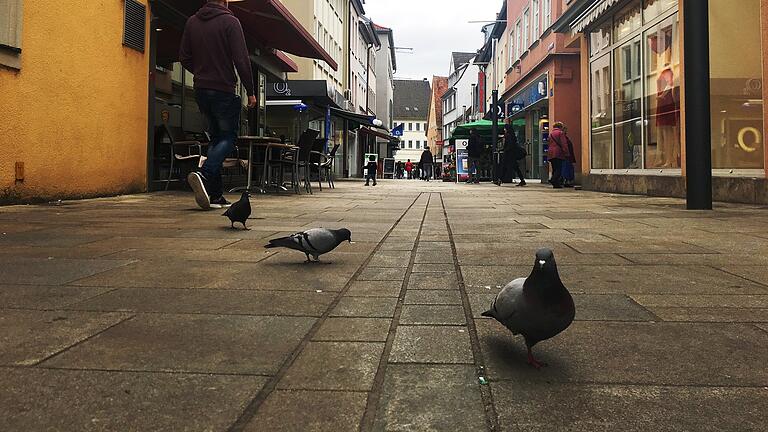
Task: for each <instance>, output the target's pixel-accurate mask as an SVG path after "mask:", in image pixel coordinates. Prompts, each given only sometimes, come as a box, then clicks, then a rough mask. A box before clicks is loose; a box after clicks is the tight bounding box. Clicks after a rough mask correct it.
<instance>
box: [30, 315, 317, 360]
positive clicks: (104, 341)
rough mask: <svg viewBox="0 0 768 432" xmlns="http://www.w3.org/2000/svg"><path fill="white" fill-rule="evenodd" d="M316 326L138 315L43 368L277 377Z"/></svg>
mask: <svg viewBox="0 0 768 432" xmlns="http://www.w3.org/2000/svg"><path fill="white" fill-rule="evenodd" d="M314 323H315V319H314V318H302V317H254V316H215V315H138V316H136V317H134V318H133V319H131V320H129V321H126V322H124V323H122V324H120V325H118V326H116V327H113V328H111V329H110V330H108V331H106V332H103V333H101V334H99V335H98V336H96V337H94V338H91V339H90V340H88V341H86V342H84V343H82V344H80V345H78V346H76V347H74V348H71V349H70V350H68V351H67V352H65V353H62V354H60V355H58V356H56V357H54V358H53V359H51V360H48V361H46V362H44V363H43V364H44V365H45V366H51V367H63V368H74V369H110V370H139V371H176V372H200V373H232V374H238V373H240V374H246V373H247V374H269V375H272V374H275V373H277V371H278V369H279V368H280V366H281V365H282V363H283V361H284V360H285V359H286V358H287V357H288V355H289V354H290V353H291V352H292V351H293V350H294V349H295V348H296V346H298V344H299V342H300V341H301V339H302V338H303V337H304V335H306V333H307V332H308V331H309V329H310V328H311V327H312V325H313V324H314Z"/></svg>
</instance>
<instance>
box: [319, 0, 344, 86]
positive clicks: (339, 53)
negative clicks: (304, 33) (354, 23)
mask: <svg viewBox="0 0 768 432" xmlns="http://www.w3.org/2000/svg"><path fill="white" fill-rule="evenodd" d="M344 1H345V0H315V1H314V9H315V10H314V14H315V16H314V28H313V31H312V32H313V33H314V36H315V39H317V41H318V42H319V43H320V45H321V46H322V47H323V48H324V49H325V50H326V51H327V52H328V54H330V55H331V57H333V59H334V60H336V63H338V65H339V68H338V70H335V71H334V70H333V69H331V67H330V66H328V64H327V63H325V62H324V61H319V60H314V61H313V65H314V71H313V79H315V80H326V81H328V82H329V83H332V84H333V85H334V86H335V87H336V90H337V91H338V92H339V93H342V94H343V91H344V88H343V81H344V75H343V74H344V73H345V72H344V71H345V68H344V66H343V65H344V56H343V47H344V7H343V5H344Z"/></svg>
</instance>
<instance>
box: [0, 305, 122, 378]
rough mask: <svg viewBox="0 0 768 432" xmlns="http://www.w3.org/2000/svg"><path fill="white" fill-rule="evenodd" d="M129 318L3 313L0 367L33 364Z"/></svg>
mask: <svg viewBox="0 0 768 432" xmlns="http://www.w3.org/2000/svg"><path fill="white" fill-rule="evenodd" d="M129 317H130V315H126V314H118V313H91V312H67V311H24V310H12V309H6V310H3V311H2V313H0V341H2V344H0V365H18V366H30V365H34V364H37V363H39V362H40V361H42V360H44V359H45V358H48V357H50V356H52V355H54V354H56V353H58V352H60V351H62V350H64V349H66V348H68V347H71V346H73V345H75V344H77V343H78V342H81V341H83V340H85V339H87V338H89V337H91V336H93V335H95V334H97V333H99V332H101V331H103V330H105V329H107V328H109V327H110V326H113V325H115V324H117V323H119V322H120V321H122V320H125V319H126V318H129Z"/></svg>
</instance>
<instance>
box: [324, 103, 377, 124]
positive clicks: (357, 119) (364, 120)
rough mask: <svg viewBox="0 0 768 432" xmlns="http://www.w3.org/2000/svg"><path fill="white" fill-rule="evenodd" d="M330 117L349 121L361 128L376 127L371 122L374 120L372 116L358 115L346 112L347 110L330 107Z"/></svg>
mask: <svg viewBox="0 0 768 432" xmlns="http://www.w3.org/2000/svg"><path fill="white" fill-rule="evenodd" d="M331 115H332V116H336V117H340V118H343V119H346V120H349V121H351V122H354V123H359V124H360V125H362V126H371V127H377V126H375V125H374V124H373V120H374V119H375V118H376V117H374V116H369V115H365V114H358V113H355V112H352V111H347V110H343V109H338V108H333V107H331Z"/></svg>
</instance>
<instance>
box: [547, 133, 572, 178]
mask: <svg viewBox="0 0 768 432" xmlns="http://www.w3.org/2000/svg"><path fill="white" fill-rule="evenodd" d="M564 127H565V125H563V123H562V122H556V123H555V124H553V125H552V131H551V132H550V133H549V149H548V151H547V159H548V160H549V163H550V164H552V179H550V180H549V182H550V183H551V184H552V187H553V188H555V189H560V188H562V187H563V181H564V179H563V164H564V163H566V161H569V160H570V159H571V152H570V150H569V149H568V137H567V136H566V134H565V132H564V131H563V128H564Z"/></svg>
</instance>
